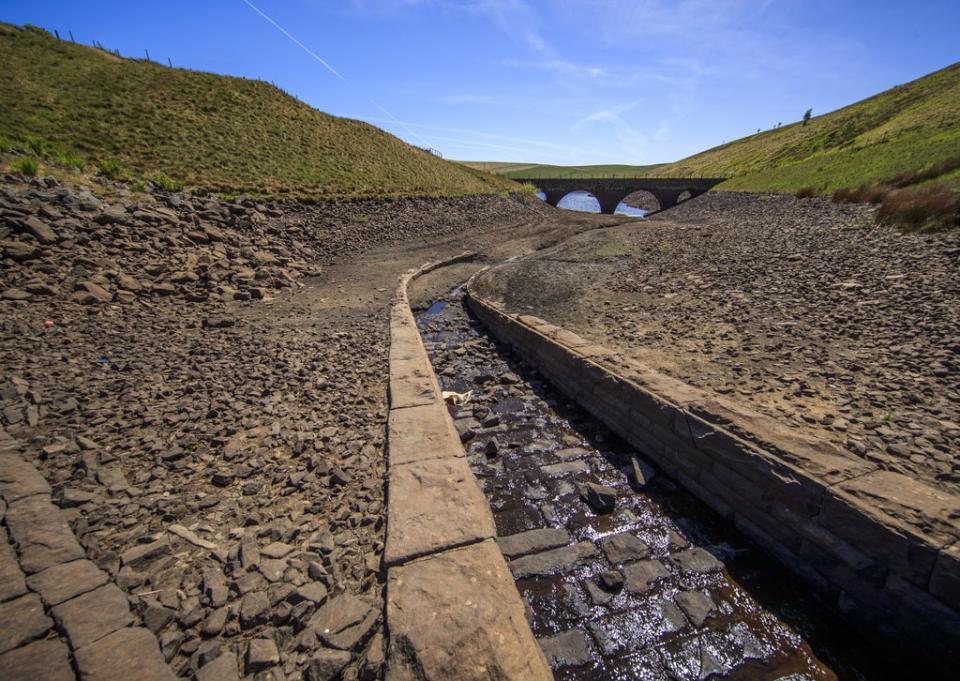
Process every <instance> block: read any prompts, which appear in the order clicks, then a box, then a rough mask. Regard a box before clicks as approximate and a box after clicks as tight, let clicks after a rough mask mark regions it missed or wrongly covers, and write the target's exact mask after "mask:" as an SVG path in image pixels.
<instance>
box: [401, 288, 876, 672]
mask: <svg viewBox="0 0 960 681" xmlns="http://www.w3.org/2000/svg"><path fill="white" fill-rule="evenodd" d="M417 323H418V326H419V328H420V332H421V335H422V337H423V340H424V343H425V345H426V348H427V351H428V353H429V354H430V359H431V361H432V363H433V365H434V368H435V369H436V372H437V375H438V377H439V379H440V382H441V385H442V389H443V390H444V391H450V392H454V393H459V394H466V393H469V395H470V396H469V398H468V400H467V401H466V403H465V404H460V405H455V404H451V405H450V407H449V408H450V411H451V415H452V416H453V417H454V422H455V424H456V426H457V430H458V431H459V432H460V435H461V439H462V440H463V442H464V448H465V449H466V451H467V455H468V458H469V460H470V463H471V467H472V468H473V471H474V473H475V474H476V475H477V477H478V479H479V481H480V483H481V486H482V487H483V489H484V492H485V494H486V495H487V498H488V500H489V502H490V505H491V508H492V509H493V514H494V519H495V521H496V525H497V533H498V535H499V537H500V538H499V540H498V541H499V543H500V546H501V550H502V551H503V553H504V555H505V556H506V558H507V559H508V561H509V565H510V569H511V570H512V572H513V573H514V577H515V578H516V580H517V581H516V583H517V587H518V589H519V591H520V593H521V595H522V596H523V597H524V599H525V601H526V603H527V606H528V618H529V619H530V622H531V626H532V628H533V631H534V634H535V635H536V636H537V637H538V639H539V640H540V641H541V644H542V645H543V647H544V650H545V652H546V653H547V657H548V659H549V661H550V663H551V666H552V667H553V669H554V673H555V675H556V678H557V679H558V680H564V679H706V678H708V677H712V678H725V679H751V680H752V679H771V680H772V679H781V680H784V681H785V680H787V679H789V680H791V681H799V680H801V679H811V680H812V679H834V678H837V676H839V677H840V678H843V679H847V678H849V679H862V678H875V677H879V676H882V675H883V672H882V667H879V666H875V665H876V661H875V659H874V658H875V656H874V655H872V654H871V653H870V652H869V651H867V650H864V649H862V645H861V644H860V641H859V639H857V640H856V641H854V640H853V637H852V635H851V634H850V632H849V631H848V630H847V628H846V627H844V626H843V625H842V624H841V623H840V622H839V621H838V620H837V618H835V617H834V616H832V615H831V614H830V613H829V612H827V611H826V610H825V609H823V608H821V607H819V606H818V605H817V604H816V603H815V602H814V601H813V600H812V599H811V597H810V596H809V595H808V594H807V593H806V592H805V591H804V590H803V589H802V588H801V587H800V585H799V584H798V583H797V581H796V580H795V579H794V578H793V577H791V576H790V575H789V573H787V572H786V571H785V570H784V569H783V568H782V567H781V566H779V565H777V564H776V563H774V562H772V561H771V560H769V559H768V558H766V557H765V556H764V555H762V554H761V553H760V552H759V550H758V549H756V548H755V547H754V546H753V545H752V544H750V543H749V542H748V541H747V540H746V539H744V538H743V537H741V536H739V535H738V534H737V533H736V532H735V531H734V530H733V529H732V528H730V527H729V526H728V524H727V523H724V522H723V521H722V520H721V519H719V518H718V517H717V516H716V515H715V514H714V513H713V512H712V511H710V510H709V509H707V508H706V507H705V506H704V505H703V504H701V503H700V502H698V501H697V500H695V499H694V498H693V497H691V496H690V495H689V494H687V493H686V492H684V491H683V490H682V489H680V488H678V487H677V486H676V485H675V484H674V483H673V482H672V481H670V480H669V479H667V478H666V477H665V476H663V475H660V474H658V473H657V471H656V470H655V468H653V467H652V466H650V465H649V464H648V463H647V462H645V461H644V460H643V457H642V454H641V453H638V452H636V451H634V450H633V449H632V448H630V447H629V446H628V445H627V444H625V443H623V442H622V441H621V440H619V439H618V438H617V437H616V436H615V435H613V434H612V433H610V432H609V431H608V430H607V429H606V428H605V427H604V426H603V425H602V424H599V423H597V422H596V421H595V420H593V419H592V417H590V416H589V415H588V414H587V413H586V412H585V411H584V410H582V409H581V408H579V407H578V406H577V405H575V404H573V403H571V401H570V400H568V399H567V398H566V397H565V396H563V394H562V393H560V392H559V391H557V390H556V389H554V388H553V387H552V386H551V385H550V384H549V383H548V382H546V381H545V380H543V379H542V377H540V376H539V374H538V372H537V371H536V370H535V369H534V368H532V367H530V366H529V365H527V364H526V363H524V362H523V361H522V360H520V359H519V358H517V357H516V356H515V355H514V354H513V353H512V352H511V351H510V350H509V348H507V347H506V346H503V345H501V344H500V343H498V342H497V341H496V340H495V339H493V338H492V337H490V336H489V335H487V333H486V332H485V330H484V328H483V327H482V325H481V324H480V322H478V321H477V320H476V319H475V318H474V317H473V315H472V314H471V313H470V311H469V310H468V309H467V308H466V306H465V304H464V302H463V291H462V289H456V290H454V291H453V292H452V293H451V294H450V295H449V296H447V298H446V299H444V300H441V301H437V302H435V303H434V304H433V305H431V306H430V307H429V309H427V310H426V311H423V312H421V313H420V314H418V317H417ZM451 401H456V398H452V397H451ZM611 503H612V504H613V509H612V510H608V509H606V508H604V507H605V506H609V505H610V504H611ZM761 603H762V605H761ZM814 647H815V648H816V649H817V652H816V653H815V652H814ZM858 648H860V649H858ZM868 668H869V669H868Z"/></svg>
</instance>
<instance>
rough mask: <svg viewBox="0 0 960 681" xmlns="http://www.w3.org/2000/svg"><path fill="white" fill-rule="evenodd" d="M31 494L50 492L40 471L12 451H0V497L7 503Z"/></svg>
mask: <svg viewBox="0 0 960 681" xmlns="http://www.w3.org/2000/svg"><path fill="white" fill-rule="evenodd" d="M33 494H50V485H49V484H47V481H46V480H45V479H44V477H43V476H42V475H41V474H40V471H38V470H37V469H36V468H35V467H33V466H32V465H30V464H29V463H27V462H26V461H24V460H23V459H22V458H20V456H19V455H18V454H16V453H14V452H0V497H3V500H4V501H5V502H7V504H8V505H9V504H12V503H13V502H14V501H16V500H18V499H22V498H24V497H28V496H31V495H33Z"/></svg>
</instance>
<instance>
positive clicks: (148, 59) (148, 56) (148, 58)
mask: <svg viewBox="0 0 960 681" xmlns="http://www.w3.org/2000/svg"><path fill="white" fill-rule="evenodd" d="M143 51H144V52H146V54H147V61H150V50H148V49H147V48H143Z"/></svg>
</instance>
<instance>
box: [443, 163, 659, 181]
mask: <svg viewBox="0 0 960 681" xmlns="http://www.w3.org/2000/svg"><path fill="white" fill-rule="evenodd" d="M461 163H463V164H464V165H466V166H469V167H470V168H475V169H477V170H485V171H488V172H491V173H496V174H497V175H501V176H503V177H508V178H510V179H511V180H523V179H525V178H531V177H536V178H548V177H549V178H559V177H573V178H577V177H611V176H620V177H655V176H656V175H657V173H658V172H659V169H660V168H661V167H662V166H663V165H664V164H662V163H654V164H652V165H646V166H632V165H625V164H622V163H613V164H605V165H585V166H555V165H548V164H543V163H508V162H503V161H461Z"/></svg>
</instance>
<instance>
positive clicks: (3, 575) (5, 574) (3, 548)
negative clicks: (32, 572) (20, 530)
mask: <svg viewBox="0 0 960 681" xmlns="http://www.w3.org/2000/svg"><path fill="white" fill-rule="evenodd" d="M25 593H27V583H26V581H24V578H23V570H21V569H20V561H19V560H17V552H16V551H14V549H13V547H12V546H11V545H10V544H9V542H8V541H7V531H6V530H5V529H4V528H3V526H2V525H0V603H2V602H3V601H9V600H10V599H11V598H16V597H17V596H22V595H23V594H25Z"/></svg>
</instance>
